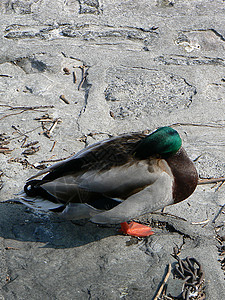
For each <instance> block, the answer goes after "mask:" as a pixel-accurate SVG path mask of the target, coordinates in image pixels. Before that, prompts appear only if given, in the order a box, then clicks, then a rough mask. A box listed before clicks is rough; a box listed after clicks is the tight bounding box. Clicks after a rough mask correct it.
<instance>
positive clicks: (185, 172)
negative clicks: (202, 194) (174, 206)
mask: <svg viewBox="0 0 225 300" xmlns="http://www.w3.org/2000/svg"><path fill="white" fill-rule="evenodd" d="M166 161H167V163H168V164H169V166H170V168H171V171H172V173H173V176H174V185H173V198H174V203H178V202H180V201H182V200H184V199H186V198H188V197H189V196H190V195H191V194H192V193H193V192H194V190H195V188H196V186H197V183H198V173H197V170H196V168H195V166H194V164H193V162H192V161H191V160H190V158H189V157H188V156H187V153H186V151H185V150H184V149H183V148H182V147H181V148H180V150H179V151H178V152H177V153H176V154H175V155H173V156H171V157H169V158H167V159H166Z"/></svg>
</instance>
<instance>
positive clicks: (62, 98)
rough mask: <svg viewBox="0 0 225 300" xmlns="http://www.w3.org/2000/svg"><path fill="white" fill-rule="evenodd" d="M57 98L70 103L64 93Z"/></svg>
mask: <svg viewBox="0 0 225 300" xmlns="http://www.w3.org/2000/svg"><path fill="white" fill-rule="evenodd" d="M59 98H60V99H61V100H62V101H63V102H65V103H66V104H70V102H69V100H67V99H66V97H65V95H60V96H59Z"/></svg>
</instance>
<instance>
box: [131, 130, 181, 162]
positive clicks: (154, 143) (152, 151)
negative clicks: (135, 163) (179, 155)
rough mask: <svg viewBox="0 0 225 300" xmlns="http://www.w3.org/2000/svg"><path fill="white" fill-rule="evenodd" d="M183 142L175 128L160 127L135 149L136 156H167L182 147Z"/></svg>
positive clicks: (143, 157) (144, 157) (141, 157)
mask: <svg viewBox="0 0 225 300" xmlns="http://www.w3.org/2000/svg"><path fill="white" fill-rule="evenodd" d="M181 144H182V141H181V138H180V136H179V133H178V132H177V131H176V130H175V129H173V128H171V127H160V128H159V129H157V130H156V131H154V132H153V133H151V134H150V135H148V136H146V138H144V139H143V140H142V141H141V142H140V143H139V144H138V146H137V148H136V149H135V156H136V157H137V158H139V159H146V158H148V157H150V156H155V155H156V156H157V155H159V156H160V157H161V158H167V157H169V156H171V155H173V154H175V153H176V152H177V151H178V150H179V149H180V147H181Z"/></svg>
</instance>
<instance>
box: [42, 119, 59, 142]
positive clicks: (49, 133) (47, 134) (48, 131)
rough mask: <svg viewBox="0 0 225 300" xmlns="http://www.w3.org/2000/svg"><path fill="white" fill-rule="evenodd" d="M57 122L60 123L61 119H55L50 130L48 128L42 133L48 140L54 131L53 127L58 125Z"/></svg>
mask: <svg viewBox="0 0 225 300" xmlns="http://www.w3.org/2000/svg"><path fill="white" fill-rule="evenodd" d="M59 122H61V119H60V118H58V119H55V120H54V121H53V124H52V126H51V128H50V129H49V130H46V131H45V132H44V135H45V136H47V137H48V138H50V136H51V134H52V132H53V130H54V129H55V127H56V126H57V124H58V123H59Z"/></svg>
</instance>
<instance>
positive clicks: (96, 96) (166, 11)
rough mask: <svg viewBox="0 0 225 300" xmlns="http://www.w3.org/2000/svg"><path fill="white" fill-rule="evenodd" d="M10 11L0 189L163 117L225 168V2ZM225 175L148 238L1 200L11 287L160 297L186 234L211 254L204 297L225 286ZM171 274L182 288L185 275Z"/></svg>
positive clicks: (21, 2) (162, 218)
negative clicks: (224, 180)
mask: <svg viewBox="0 0 225 300" xmlns="http://www.w3.org/2000/svg"><path fill="white" fill-rule="evenodd" d="M0 11H1V21H0V42H1V47H0V95H1V100H0V152H1V153H0V156H1V157H0V188H1V190H0V198H1V201H5V200H8V199H11V198H13V197H14V194H15V193H17V192H19V191H20V190H21V189H22V188H23V185H24V183H25V181H26V179H27V178H28V177H29V176H31V175H33V174H34V173H35V172H36V171H37V169H39V168H41V167H43V165H44V166H46V165H49V164H51V163H53V162H54V161H57V160H58V159H61V158H65V157H68V156H70V155H72V154H73V153H74V152H77V151H79V150H80V149H82V148H83V147H85V146H87V145H89V144H91V143H94V142H96V141H99V140H103V139H105V138H108V137H110V136H114V135H117V134H119V133H123V132H130V131H139V130H146V129H148V130H153V129H155V128H156V127H157V126H162V125H173V126H174V128H176V129H177V130H178V131H179V133H180V135H181V137H182V139H183V143H184V147H185V148H186V150H187V152H188V154H189V155H190V157H191V158H192V159H193V161H194V162H195V164H196V167H197V169H198V171H199V175H200V177H201V178H215V177H216V178H217V177H222V176H224V173H225V163H224V146H225V142H224V141H225V133H224V132H225V131H224V127H225V118H224V104H225V98H224V92H225V73H224V70H225V69H224V67H225V56H224V49H225V26H224V13H225V3H224V1H222V0H220V1H219V0H215V1H209V0H206V1H201V0H192V1H186V0H174V1H165V0H155V1H146V0H143V1H140V0H139V1H137V0H132V1H123V0H120V1H117V0H115V1H108V0H104V1H98V0H79V1H78V0H55V1H49V0H28V1H27V0H2V1H1V2H0ZM65 68H66V69H65ZM41 120H42V122H41ZM53 124H55V126H54V130H51V129H50V128H51V126H52V125H53ZM49 131H50V132H49ZM220 184H221V183H219V184H217V185H213V184H207V185H199V186H198V187H197V189H196V191H195V193H194V194H193V195H192V196H191V197H190V198H189V199H187V200H185V201H184V202H182V203H180V204H176V205H174V206H171V207H167V208H166V209H165V214H164V215H162V214H160V213H159V212H158V213H157V214H152V215H147V216H144V217H143V218H141V220H142V221H145V222H146V221H149V222H151V223H152V225H153V227H154V230H155V232H156V234H155V235H154V236H152V237H150V238H148V239H146V240H140V241H136V240H134V239H131V238H130V237H126V236H122V235H119V234H118V233H117V228H116V227H109V228H105V227H100V226H97V225H94V224H90V223H87V224H85V225H78V224H73V223H71V222H65V221H62V220H60V219H59V218H58V217H57V216H56V215H43V214H36V213H34V212H32V211H30V210H29V209H27V208H25V207H24V206H22V205H19V204H9V203H1V204H0V243H1V246H0V251H1V256H0V260H1V263H0V285H1V291H0V299H10V300H11V299H153V297H154V296H155V295H156V293H157V290H158V288H159V286H160V283H161V281H162V278H163V276H164V274H165V270H166V266H167V265H168V263H171V264H172V268H173V270H174V266H175V263H176V260H175V259H174V258H173V257H172V256H171V255H170V254H171V253H172V252H173V247H174V245H175V244H177V245H178V246H179V247H180V246H182V248H181V254H180V257H181V258H185V257H186V256H191V257H194V258H196V259H197V260H198V261H199V262H200V263H201V265H202V269H203V271H204V273H205V293H206V299H210V300H221V299H225V289H224V268H225V261H224V256H223V254H224V250H225V245H224V244H223V243H224V240H225V238H224V236H225V233H224V232H225V229H224V222H225V218H224V212H223V205H224V204H225V203H224V199H225V189H224V185H220ZM174 216H176V217H174ZM202 221H203V223H201V222H202ZM204 221H206V222H204ZM199 222H200V224H199ZM196 223H197V224H196ZM167 283H168V287H167V295H169V294H171V295H173V296H174V297H175V296H178V295H179V293H180V292H181V288H182V284H183V281H182V280H181V279H178V278H173V276H172V275H170V277H169V280H168V282H167ZM162 299H163V298H162ZM172 299H175V298H172ZM193 299H194V298H193ZM195 299H197V298H196V297H195Z"/></svg>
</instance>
